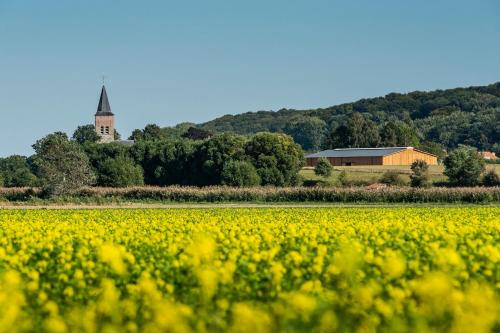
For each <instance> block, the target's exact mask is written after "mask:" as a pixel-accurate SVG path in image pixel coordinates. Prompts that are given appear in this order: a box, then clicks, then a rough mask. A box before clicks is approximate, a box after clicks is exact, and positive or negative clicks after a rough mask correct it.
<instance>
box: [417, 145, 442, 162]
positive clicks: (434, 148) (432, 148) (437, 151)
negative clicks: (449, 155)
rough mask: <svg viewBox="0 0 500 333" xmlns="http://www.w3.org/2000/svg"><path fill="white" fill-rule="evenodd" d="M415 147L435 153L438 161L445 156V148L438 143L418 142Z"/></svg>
mask: <svg viewBox="0 0 500 333" xmlns="http://www.w3.org/2000/svg"><path fill="white" fill-rule="evenodd" d="M417 148H418V149H420V150H423V151H425V152H428V153H431V154H434V155H436V156H437V158H438V162H442V161H443V160H444V158H445V157H446V149H445V147H444V146H443V145H442V144H440V143H436V142H430V141H425V142H422V143H421V144H419V145H418V146H417Z"/></svg>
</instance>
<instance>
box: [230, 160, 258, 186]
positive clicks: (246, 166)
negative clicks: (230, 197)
mask: <svg viewBox="0 0 500 333" xmlns="http://www.w3.org/2000/svg"><path fill="white" fill-rule="evenodd" d="M221 178H222V184H223V185H229V186H239V187H244V186H256V185H259V184H260V177H259V175H258V174H257V171H256V170H255V167H254V166H253V165H252V164H251V163H249V162H246V161H229V162H227V163H226V164H224V168H223V169H222V175H221Z"/></svg>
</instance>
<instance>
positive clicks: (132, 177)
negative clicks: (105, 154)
mask: <svg viewBox="0 0 500 333" xmlns="http://www.w3.org/2000/svg"><path fill="white" fill-rule="evenodd" d="M97 183H98V184H99V185H100V186H109V187H128V186H134V185H143V184H144V177H143V175H142V168H141V167H140V166H139V165H137V164H135V162H134V161H133V160H132V159H131V158H130V157H127V156H118V157H116V158H108V159H107V160H105V161H104V163H102V165H101V167H100V168H99V176H98V178H97Z"/></svg>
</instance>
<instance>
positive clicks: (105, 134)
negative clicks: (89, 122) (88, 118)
mask: <svg viewBox="0 0 500 333" xmlns="http://www.w3.org/2000/svg"><path fill="white" fill-rule="evenodd" d="M95 130H96V132H97V134H98V135H99V136H100V137H101V140H100V141H101V142H111V141H114V140H115V136H114V133H115V117H114V116H95Z"/></svg>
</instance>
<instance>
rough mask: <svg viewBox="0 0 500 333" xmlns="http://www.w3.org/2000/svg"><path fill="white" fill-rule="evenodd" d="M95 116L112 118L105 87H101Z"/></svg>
mask: <svg viewBox="0 0 500 333" xmlns="http://www.w3.org/2000/svg"><path fill="white" fill-rule="evenodd" d="M95 115H96V116H113V113H112V112H111V106H110V105H109V100H108V94H107V93H106V87H104V85H103V86H102V90H101V97H100V98H99V105H98V106H97V112H96V114H95Z"/></svg>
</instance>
